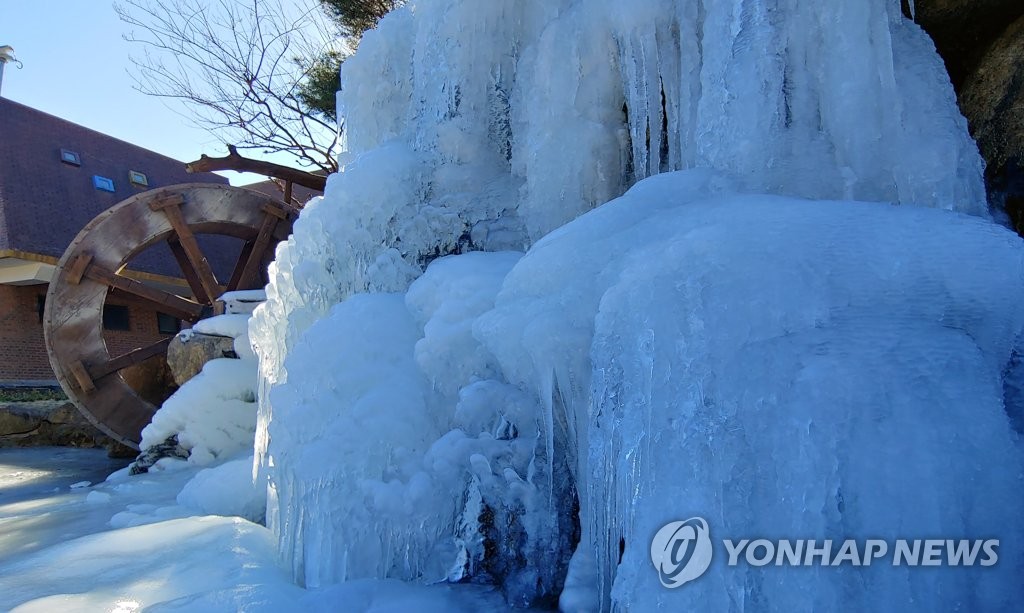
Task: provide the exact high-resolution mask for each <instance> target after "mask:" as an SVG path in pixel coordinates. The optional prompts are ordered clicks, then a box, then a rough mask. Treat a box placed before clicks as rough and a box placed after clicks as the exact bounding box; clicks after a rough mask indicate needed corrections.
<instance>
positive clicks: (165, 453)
mask: <svg viewBox="0 0 1024 613" xmlns="http://www.w3.org/2000/svg"><path fill="white" fill-rule="evenodd" d="M164 458H178V459H179V460H187V459H188V450H187V449H185V448H184V447H182V446H181V445H179V444H178V435H177V434H175V435H173V436H169V437H167V440H165V441H164V442H162V443H160V444H158V445H153V446H152V447H149V448H146V449H144V450H143V451H142V453H140V454H139V457H138V458H136V460H135V462H133V463H132V465H131V468H130V469H129V470H128V473H129V474H131V475H141V474H143V473H147V472H149V469H150V468H152V467H153V465H154V464H156V463H157V462H159V461H160V460H162V459H164Z"/></svg>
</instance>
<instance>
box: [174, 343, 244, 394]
mask: <svg viewBox="0 0 1024 613" xmlns="http://www.w3.org/2000/svg"><path fill="white" fill-rule="evenodd" d="M234 343H235V340H234V339H233V338H231V337H229V336H215V335H212V334H199V333H197V332H193V331H191V330H185V331H183V332H182V333H180V334H178V336H176V337H174V339H173V340H172V341H171V344H170V346H168V347H167V364H168V366H170V369H171V373H172V375H173V376H174V382H175V383H177V384H178V385H183V384H184V383H185V382H186V381H188V380H189V379H191V378H192V377H194V376H196V375H197V374H199V371H201V370H202V369H203V365H204V364H206V363H207V362H209V361H210V360H212V359H215V358H234V357H238V356H237V355H236V354H235V346H234Z"/></svg>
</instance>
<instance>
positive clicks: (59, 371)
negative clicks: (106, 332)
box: [43, 183, 296, 448]
mask: <svg viewBox="0 0 1024 613" xmlns="http://www.w3.org/2000/svg"><path fill="white" fill-rule="evenodd" d="M295 215H296V211H295V210H294V209H293V208H291V207H288V206H286V205H285V204H282V203H280V202H274V201H273V200H271V199H270V198H269V197H268V196H266V195H263V194H259V193H257V192H252V191H249V190H245V189H241V188H235V187H229V186H224V185H215V184H199V183H190V184H183V185H174V186H170V187H164V188H160V189H155V190H152V191H147V192H143V193H140V194H138V195H136V196H133V197H131V198H128V199H127V200H124V201H123V202H121V203H119V204H117V205H115V206H113V207H111V208H110V209H108V210H106V211H104V212H103V213H101V214H100V215H99V216H97V217H96V218H95V219H93V220H92V221H91V222H90V223H89V224H88V225H87V226H86V227H85V228H84V229H82V231H81V232H80V233H79V234H78V236H77V237H76V238H75V240H74V241H72V242H71V245H70V246H69V247H68V248H67V251H65V252H64V256H63V257H61V259H60V262H59V263H58V264H57V269H56V271H55V272H54V276H53V279H52V280H51V282H50V287H49V290H48V292H47V294H46V309H45V312H44V317H43V331H44V333H45V336H46V348H47V352H48V353H49V356H50V364H51V365H52V366H53V371H54V373H55V374H56V376H57V380H58V381H59V382H60V385H61V387H63V388H64V392H65V393H66V394H67V395H68V397H69V398H70V399H71V400H72V401H73V402H74V403H75V405H76V406H77V407H78V409H79V410H80V411H81V412H82V414H84V415H85V416H86V417H87V418H88V419H89V421H91V422H92V423H93V424H95V425H96V426H97V427H98V428H99V429H100V430H102V431H104V432H106V433H107V434H109V435H110V436H111V437H113V438H114V439H116V440H118V441H120V442H122V443H124V444H125V445H128V446H130V447H134V448H138V445H139V441H140V440H141V432H142V429H143V428H144V427H145V426H146V425H147V424H148V423H149V422H150V420H151V419H152V417H153V414H154V413H155V412H156V408H157V407H155V406H154V405H153V403H151V402H149V401H148V400H146V399H145V398H143V397H142V396H141V395H140V394H139V393H138V392H137V391H136V390H135V389H134V388H133V387H132V386H130V385H129V384H128V382H127V381H126V380H125V378H124V377H123V376H122V372H123V371H126V369H129V368H131V367H133V366H135V365H137V364H140V363H142V362H144V361H146V360H148V359H150V358H153V357H155V356H158V355H163V354H166V351H167V346H168V344H169V343H170V341H171V338H173V337H168V338H166V339H164V340H161V341H159V342H156V343H153V344H151V345H148V346H144V347H139V348H137V349H135V350H133V351H129V352H127V353H123V354H120V355H111V353H110V352H109V351H108V348H107V343H106V342H105V340H104V336H103V307H104V304H105V303H106V300H107V297H108V296H111V295H116V296H118V297H119V298H122V299H128V300H131V301H133V302H135V303H139V304H143V305H146V306H149V307H151V308H153V309H155V310H157V311H159V312H163V313H166V314H168V315H172V316H174V317H177V318H179V319H182V320H185V321H189V322H196V321H198V320H199V319H201V318H203V317H205V316H207V315H209V314H212V312H213V309H212V307H213V304H214V302H215V301H216V300H217V299H218V298H219V297H220V296H221V294H222V293H223V292H225V291H233V290H239V289H252V288H257V287H263V285H264V283H265V275H266V264H267V262H268V261H269V260H270V258H272V257H273V252H274V249H273V247H274V245H275V244H276V243H277V242H279V241H280V240H282V239H285V238H287V236H288V234H289V233H290V232H291V225H292V221H293V220H294V218H295ZM203 234H213V235H221V236H230V237H234V238H235V239H240V240H239V241H236V242H238V243H239V244H241V245H242V247H241V253H240V254H239V255H238V258H237V261H236V263H235V265H234V268H233V270H232V273H231V276H230V279H229V280H228V281H227V283H224V284H222V282H221V281H219V280H218V279H217V277H216V275H215V274H214V270H213V267H212V266H211V264H210V260H208V259H207V257H206V256H205V255H204V254H203V251H202V248H201V246H200V243H201V242H202V241H201V240H197V236H200V235H203ZM160 242H165V243H166V244H167V246H168V247H169V248H170V251H171V253H172V254H173V256H174V260H176V261H177V263H178V266H179V268H180V269H181V273H182V277H183V278H184V279H185V281H186V282H187V284H188V289H184V288H183V289H182V290H178V291H168V290H167V289H164V288H159V287H156V286H154V285H152V284H147V283H144V282H142V281H140V280H139V279H138V277H139V275H132V274H131V272H130V269H132V260H133V259H134V258H137V257H138V256H139V255H140V254H142V253H143V252H144V251H146V249H148V248H150V247H153V246H155V245H157V244H158V243H160ZM133 276H134V277H136V278H133Z"/></svg>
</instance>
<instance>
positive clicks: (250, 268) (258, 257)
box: [239, 207, 284, 289]
mask: <svg viewBox="0 0 1024 613" xmlns="http://www.w3.org/2000/svg"><path fill="white" fill-rule="evenodd" d="M268 208H269V209H270V210H268ZM275 209H276V210H277V211H280V209H277V208H276V207H264V209H263V210H264V211H266V213H267V214H266V215H265V216H264V217H263V223H262V224H260V231H259V234H257V235H256V240H255V241H253V246H252V252H251V253H250V254H249V259H248V260H247V261H246V263H245V268H244V269H243V271H242V278H241V280H240V281H239V287H242V288H245V289H251V288H253V287H255V286H256V285H258V284H259V279H258V277H257V274H258V273H259V268H260V265H261V264H262V262H263V254H264V252H266V250H267V247H268V246H270V241H271V239H272V238H273V237H274V230H275V229H276V228H277V223H278V221H280V220H281V217H279V216H278V215H277V213H276V212H274V210H275ZM281 212H282V213H283V212H284V211H281Z"/></svg>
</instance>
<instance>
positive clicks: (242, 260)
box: [228, 241, 255, 292]
mask: <svg viewBox="0 0 1024 613" xmlns="http://www.w3.org/2000/svg"><path fill="white" fill-rule="evenodd" d="M254 245H255V242H254V241H245V244H244V245H242V251H241V253H239V254H238V260H237V261H236V262H235V267H234V269H232V271H231V280H230V281H228V291H229V292H233V291H235V290H236V289H238V285H239V284H240V283H241V282H242V275H243V274H244V273H245V265H246V264H247V263H248V262H249V255H250V254H251V253H252V248H253V246H254Z"/></svg>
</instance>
